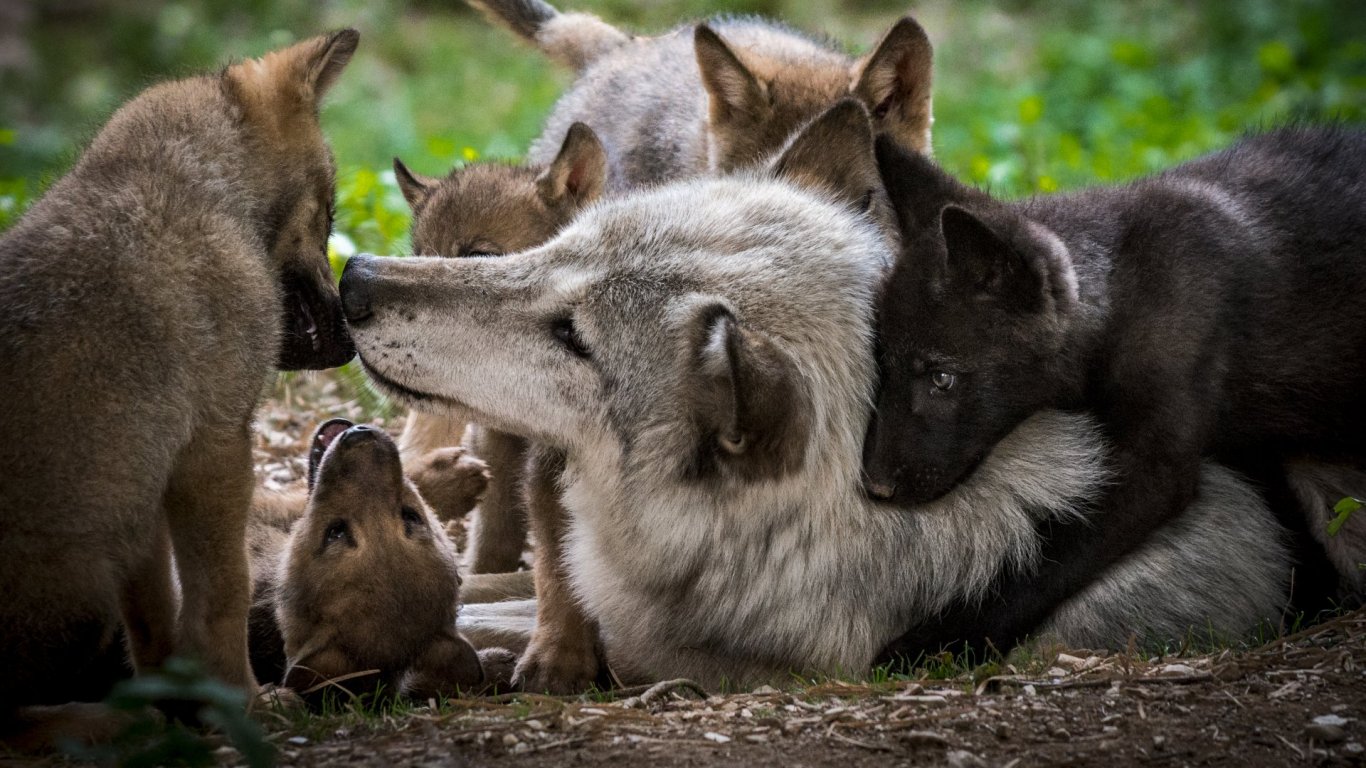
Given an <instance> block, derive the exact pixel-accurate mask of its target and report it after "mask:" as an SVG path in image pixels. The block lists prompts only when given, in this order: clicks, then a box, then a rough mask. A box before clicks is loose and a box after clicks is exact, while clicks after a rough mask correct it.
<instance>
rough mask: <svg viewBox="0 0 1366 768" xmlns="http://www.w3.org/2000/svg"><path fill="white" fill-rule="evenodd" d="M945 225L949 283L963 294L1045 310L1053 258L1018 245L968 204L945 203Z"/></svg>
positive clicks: (1024, 310) (1026, 310) (1020, 309)
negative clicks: (1050, 258)
mask: <svg viewBox="0 0 1366 768" xmlns="http://www.w3.org/2000/svg"><path fill="white" fill-rule="evenodd" d="M940 226H941V227H942V228H943V232H944V246H945V249H946V251H947V273H948V278H949V282H950V285H951V286H953V288H954V290H956V291H959V292H960V295H964V296H972V297H976V298H988V299H992V300H994V301H996V302H998V303H999V304H1000V305H1001V306H1002V308H1004V309H1006V310H1009V311H1012V312H1015V313H1018V314H1032V313H1037V312H1041V311H1043V310H1044V309H1045V307H1046V299H1047V292H1048V290H1049V288H1048V286H1049V275H1048V274H1047V270H1048V268H1049V263H1048V260H1047V259H1041V258H1036V257H1035V255H1033V254H1031V253H1027V252H1025V251H1023V250H1021V249H1020V248H1018V247H1016V246H1015V245H1014V244H1013V243H1011V242H1010V241H1008V240H1007V239H1006V238H1004V237H1002V236H1001V235H999V234H997V233H996V231H995V230H993V229H992V228H991V226H990V225H988V224H987V223H986V222H984V221H982V220H981V219H980V218H978V217H977V216H976V215H975V214H973V213H972V212H971V211H968V210H967V209H966V208H960V207H959V206H956V205H948V206H945V207H944V211H943V213H941V214H940Z"/></svg>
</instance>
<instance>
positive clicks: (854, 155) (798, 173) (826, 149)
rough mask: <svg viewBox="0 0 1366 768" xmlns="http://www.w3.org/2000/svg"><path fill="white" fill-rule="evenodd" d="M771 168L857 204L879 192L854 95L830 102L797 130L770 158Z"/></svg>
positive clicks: (865, 123)
mask: <svg viewBox="0 0 1366 768" xmlns="http://www.w3.org/2000/svg"><path fill="white" fill-rule="evenodd" d="M773 173H774V175H775V176H777V177H779V178H786V179H789V180H791V181H793V182H795V183H797V184H800V185H802V186H806V187H816V188H820V189H824V190H826V191H828V192H832V193H834V195H835V196H836V198H838V199H839V200H840V201H842V202H845V203H848V204H849V205H850V206H853V207H854V208H856V209H858V210H867V209H868V208H870V207H872V206H873V205H874V203H875V202H876V201H877V200H878V199H880V198H881V197H882V196H883V195H884V193H883V191H882V180H881V178H880V177H879V176H878V171H877V160H876V158H875V157H874V156H873V126H872V123H870V122H869V120H868V110H866V109H864V108H863V104H861V103H859V102H858V101H857V100H855V99H844V100H842V101H840V102H839V103H837V104H835V106H833V107H831V108H830V109H828V110H826V111H825V113H824V114H822V115H821V116H820V117H817V118H816V119H815V120H813V121H811V123H810V124H808V125H807V126H806V127H805V128H803V129H802V130H801V131H800V132H799V133H798V134H797V136H796V138H794V139H793V140H792V143H791V144H789V145H788V146H787V149H785V150H784V151H783V154H782V156H781V157H779V158H778V160H777V162H776V163H774V165H773Z"/></svg>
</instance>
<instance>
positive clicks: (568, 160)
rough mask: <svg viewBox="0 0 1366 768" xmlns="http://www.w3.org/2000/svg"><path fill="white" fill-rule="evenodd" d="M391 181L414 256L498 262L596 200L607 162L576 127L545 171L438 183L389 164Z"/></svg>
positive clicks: (500, 170) (485, 173) (492, 167)
mask: <svg viewBox="0 0 1366 768" xmlns="http://www.w3.org/2000/svg"><path fill="white" fill-rule="evenodd" d="M394 175H395V176H396V177H397V179H398V183H399V188H400V189H402V190H403V196H404V198H405V199H407V201H408V205H409V207H411V208H412V210H413V224H412V240H413V253H414V254H416V255H418V256H445V257H454V258H459V257H464V256H502V255H504V254H508V253H515V252H517V251H524V250H526V249H528V248H532V247H534V246H537V245H540V244H541V243H544V242H545V241H547V240H549V239H550V238H551V237H553V236H554V235H555V233H556V232H558V231H559V230H560V228H561V227H563V226H564V225H565V224H566V223H568V222H569V220H570V219H571V218H573V216H574V214H576V213H577V212H578V211H579V210H580V209H581V208H583V206H585V205H587V204H589V203H591V202H593V201H594V200H596V199H598V197H599V196H601V195H602V191H603V187H604V185H605V184H606V181H607V155H606V153H605V152H604V151H603V149H602V145H601V143H600V142H599V141H598V138H597V136H596V135H595V134H594V133H593V131H592V129H590V128H588V126H586V125H584V124H582V123H575V124H574V125H573V126H571V127H570V129H569V133H568V135H567V136H566V138H565V141H564V144H563V145H562V146H561V148H560V152H559V155H558V156H557V157H556V158H555V161H554V162H553V163H551V165H550V166H549V167H547V168H527V167H524V166H516V165H503V164H490V163H485V164H479V165H471V166H467V167H465V168H459V169H456V170H454V171H452V172H451V173H450V175H448V176H446V177H445V178H442V179H436V178H431V177H426V176H420V175H418V174H416V173H413V172H412V171H410V170H409V169H408V167H407V166H405V165H404V164H403V163H402V161H400V160H399V159H397V158H395V159H394Z"/></svg>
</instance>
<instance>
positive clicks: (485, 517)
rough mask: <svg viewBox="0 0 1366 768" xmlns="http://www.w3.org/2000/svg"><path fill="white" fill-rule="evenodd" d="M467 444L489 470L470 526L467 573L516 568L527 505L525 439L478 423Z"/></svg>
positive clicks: (524, 545) (524, 532)
mask: <svg viewBox="0 0 1366 768" xmlns="http://www.w3.org/2000/svg"><path fill="white" fill-rule="evenodd" d="M470 432H471V441H470V447H471V448H472V449H473V450H474V452H475V454H476V455H478V456H479V458H481V459H483V460H484V461H485V462H488V466H489V470H490V471H491V472H492V473H493V477H492V479H491V480H490V481H489V486H488V491H487V492H485V494H484V498H483V500H482V501H480V502H479V517H477V518H476V524H475V527H474V544H473V545H472V547H471V548H472V550H473V557H472V558H471V559H470V572H471V573H506V572H508V571H515V570H517V565H518V564H519V563H520V562H521V561H522V550H523V548H525V547H526V532H527V514H528V513H527V509H526V503H525V500H524V497H523V495H522V478H523V467H524V466H525V464H526V454H527V450H528V449H527V442H526V440H523V439H522V438H520V437H514V436H512V435H509V434H505V433H502V432H497V431H494V430H491V429H485V428H483V427H479V428H476V429H471V430H470Z"/></svg>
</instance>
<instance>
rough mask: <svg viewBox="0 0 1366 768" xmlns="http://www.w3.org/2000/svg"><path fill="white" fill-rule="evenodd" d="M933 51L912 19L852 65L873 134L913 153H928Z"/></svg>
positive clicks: (856, 91)
mask: <svg viewBox="0 0 1366 768" xmlns="http://www.w3.org/2000/svg"><path fill="white" fill-rule="evenodd" d="M933 66H934V48H933V47H932V46H931V45H930V38H929V36H928V35H926V34H925V30H924V29H923V28H922V27H921V26H920V25H919V24H918V23H916V20H915V19H913V18H911V17H910V16H903V17H901V20H900V21H898V22H897V23H896V24H894V25H893V26H892V28H891V29H890V30H888V31H887V34H886V35H884V36H883V37H882V40H881V42H879V43H878V44H877V47H876V48H874V49H873V52H872V53H870V54H868V55H867V56H865V57H864V58H863V59H861V60H859V62H858V63H857V64H855V65H854V72H853V79H854V83H855V85H854V94H855V95H856V96H858V97H859V98H860V99H862V100H863V103H864V104H866V105H867V106H868V111H869V112H871V113H872V116H873V122H874V123H875V125H876V127H877V129H878V130H879V131H882V132H886V133H888V134H890V135H892V136H894V137H896V139H897V140H898V141H900V142H901V143H902V144H904V145H905V146H907V147H910V148H912V149H914V150H916V151H917V152H924V153H926V154H928V153H929V151H930V124H931V123H932V122H934V116H933V113H932V111H931V105H930V81H931V76H932V75H931V73H932V70H933Z"/></svg>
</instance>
